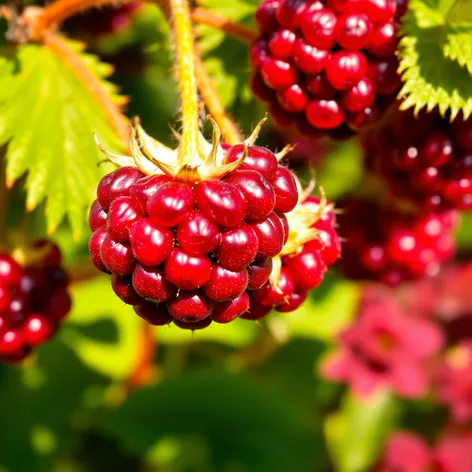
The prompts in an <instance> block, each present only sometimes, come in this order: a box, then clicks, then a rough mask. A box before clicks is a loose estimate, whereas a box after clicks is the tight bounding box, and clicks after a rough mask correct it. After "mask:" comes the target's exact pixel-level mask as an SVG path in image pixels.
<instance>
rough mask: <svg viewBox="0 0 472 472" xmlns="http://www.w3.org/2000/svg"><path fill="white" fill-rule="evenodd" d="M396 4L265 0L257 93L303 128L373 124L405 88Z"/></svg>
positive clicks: (339, 132)
mask: <svg viewBox="0 0 472 472" xmlns="http://www.w3.org/2000/svg"><path fill="white" fill-rule="evenodd" d="M396 10H397V7H396V3H395V1H394V0H380V1H376V0H265V1H264V2H263V3H262V4H261V5H260V6H259V8H258V10H257V12H256V20H257V23H258V25H259V29H260V34H261V36H260V38H258V39H257V40H256V41H255V42H254V43H253V44H252V47H251V52H250V59H251V63H252V65H253V67H254V69H255V75H254V77H253V81H252V88H253V91H254V93H255V94H256V95H257V96H258V97H259V98H260V99H262V100H265V101H268V102H269V103H270V112H271V114H272V116H273V118H274V119H275V120H276V121H277V122H279V123H280V124H282V125H288V124H291V123H295V124H297V126H298V127H299V129H300V131H301V132H302V134H315V135H316V134H321V133H328V134H329V135H330V136H332V137H334V138H336V137H345V136H349V135H350V134H352V133H353V130H358V129H359V128H362V127H364V126H366V125H368V124H370V123H371V122H372V121H373V120H375V119H376V118H377V117H378V115H379V114H380V113H381V112H383V110H384V109H385V108H386V107H387V106H388V105H389V104H390V103H391V101H392V100H393V98H394V97H395V95H396V93H397V92H398V90H399V87H400V78H399V76H398V74H397V68H398V59H397V58H396V56H395V50H396V47H397V43H398V38H397V26H396V23H395V13H396ZM403 11H404V5H401V7H400V8H399V13H403ZM346 125H347V126H346Z"/></svg>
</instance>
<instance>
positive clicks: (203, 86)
mask: <svg viewBox="0 0 472 472" xmlns="http://www.w3.org/2000/svg"><path fill="white" fill-rule="evenodd" d="M195 65H196V72H197V83H198V88H199V90H200V94H201V95H202V98H203V101H204V102H205V104H206V106H207V108H208V111H209V112H210V115H211V117H212V118H213V119H214V120H215V121H216V123H218V126H219V127H220V130H221V134H222V135H223V139H224V141H225V142H226V143H227V144H230V145H231V146H233V145H235V144H239V143H241V142H242V141H243V139H242V137H241V133H240V132H239V129H238V127H237V126H236V124H235V123H234V121H232V120H231V118H229V117H228V115H227V114H226V112H225V109H224V106H223V104H222V103H221V98H220V96H219V94H218V92H217V91H216V89H215V87H214V86H213V83H212V81H211V78H210V76H209V75H208V73H207V71H206V69H205V66H204V64H203V62H202V61H201V59H200V58H199V57H197V58H196V64H195Z"/></svg>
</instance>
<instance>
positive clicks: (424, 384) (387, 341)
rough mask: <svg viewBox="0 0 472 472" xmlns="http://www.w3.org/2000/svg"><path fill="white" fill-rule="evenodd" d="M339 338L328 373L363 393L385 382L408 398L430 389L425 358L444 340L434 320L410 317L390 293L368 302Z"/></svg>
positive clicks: (323, 369)
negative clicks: (338, 345) (389, 297)
mask: <svg viewBox="0 0 472 472" xmlns="http://www.w3.org/2000/svg"><path fill="white" fill-rule="evenodd" d="M339 340H340V343H341V347H340V349H339V350H338V351H337V352H335V353H334V355H333V356H332V357H331V358H329V359H328V360H327V362H325V363H324V365H323V366H322V373H323V374H324V375H325V376H326V377H327V378H328V379H331V380H334V381H340V382H347V383H349V384H350V385H351V386H352V388H353V389H354V391H355V392H357V393H358V394H360V395H362V396H367V395H369V394H370V393H372V392H373V391H374V390H375V389H376V388H377V387H382V386H384V387H390V388H392V389H393V390H394V391H395V392H396V393H397V394H398V395H400V396H402V397H408V398H417V397H421V396H422V395H424V394H425V393H426V391H427V389H428V383H429V375H428V372H427V368H426V363H427V361H429V360H431V358H432V357H433V356H435V355H436V354H437V353H438V352H439V350H440V349H441V346H442V343H443V338H442V334H441V331H440V330H439V328H438V327H437V326H436V325H435V324H434V323H433V322H432V321H429V320H425V319H418V318H412V317H408V316H406V315H405V314H404V313H403V312H402V311H401V310H400V308H399V307H398V305H396V304H395V303H394V302H393V301H392V300H388V299H386V300H383V301H377V302H376V303H369V304H367V305H366V306H365V309H364V311H363V312H362V313H361V316H360V317H359V318H358V319H357V320H356V321H355V322H354V324H353V325H351V326H350V327H349V328H348V329H346V330H345V331H344V332H342V333H341V334H340V336H339Z"/></svg>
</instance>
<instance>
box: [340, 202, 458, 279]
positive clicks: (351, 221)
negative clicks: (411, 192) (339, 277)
mask: <svg viewBox="0 0 472 472" xmlns="http://www.w3.org/2000/svg"><path fill="white" fill-rule="evenodd" d="M340 206H341V208H343V213H342V215H340V218H339V224H340V228H339V233H340V235H341V237H343V238H344V240H345V243H344V244H343V257H342V260H341V264H340V268H341V270H342V271H343V273H344V274H345V275H346V276H347V277H349V278H353V279H368V280H379V281H381V282H383V283H384V284H386V285H389V286H396V285H398V284H400V283H402V282H405V281H408V280H414V279H418V278H420V277H422V276H432V275H435V274H437V273H438V271H439V269H440V266H441V264H442V263H444V262H446V261H448V260H450V259H451V258H452V257H453V255H454V252H455V239H454V231H455V229H456V228H457V226H458V221H459V215H458V214H457V212H455V211H453V210H449V211H444V212H440V213H439V212H438V213H433V212H421V213H409V212H404V211H403V210H400V209H399V208H397V207H393V206H384V205H382V204H381V203H379V202H374V201H371V200H369V199H364V198H361V197H350V198H346V200H345V201H344V202H343V203H340Z"/></svg>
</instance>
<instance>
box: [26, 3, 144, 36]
mask: <svg viewBox="0 0 472 472" xmlns="http://www.w3.org/2000/svg"><path fill="white" fill-rule="evenodd" d="M133 1H136V0H56V1H55V2H53V3H51V4H49V5H48V6H47V7H45V8H44V9H43V10H42V12H41V13H40V14H39V15H38V16H37V17H36V18H35V21H34V22H33V24H32V31H31V32H30V35H31V39H33V40H35V41H37V40H39V39H41V38H42V37H43V36H44V34H45V33H46V32H48V31H50V30H51V29H53V28H55V27H57V26H58V25H60V24H61V23H62V22H63V21H64V20H67V18H70V17H71V16H74V15H76V14H77V13H78V12H80V11H84V10H88V9H90V8H93V7H100V6H103V5H122V4H125V3H131V2H133Z"/></svg>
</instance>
